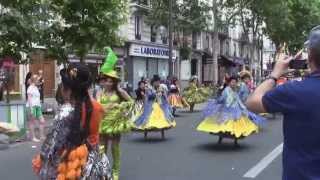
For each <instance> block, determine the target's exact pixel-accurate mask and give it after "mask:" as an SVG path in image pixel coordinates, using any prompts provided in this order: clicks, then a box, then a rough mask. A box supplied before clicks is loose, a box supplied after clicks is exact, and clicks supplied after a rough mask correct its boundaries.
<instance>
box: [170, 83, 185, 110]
mask: <svg viewBox="0 0 320 180" xmlns="http://www.w3.org/2000/svg"><path fill="white" fill-rule="evenodd" d="M168 101H169V104H170V105H171V107H173V108H184V107H189V104H188V103H187V101H186V100H185V99H184V98H183V97H182V96H181V95H180V90H179V88H178V87H177V86H176V85H173V84H172V85H171V86H170V91H169V96H168Z"/></svg>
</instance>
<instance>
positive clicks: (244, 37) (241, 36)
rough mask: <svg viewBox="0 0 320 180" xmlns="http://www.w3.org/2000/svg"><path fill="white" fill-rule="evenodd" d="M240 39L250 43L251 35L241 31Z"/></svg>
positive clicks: (242, 41) (244, 42)
mask: <svg viewBox="0 0 320 180" xmlns="http://www.w3.org/2000/svg"><path fill="white" fill-rule="evenodd" d="M239 41H240V42H241V43H243V44H246V43H249V42H250V41H249V36H248V35H247V34H245V33H241V35H240V38H239Z"/></svg>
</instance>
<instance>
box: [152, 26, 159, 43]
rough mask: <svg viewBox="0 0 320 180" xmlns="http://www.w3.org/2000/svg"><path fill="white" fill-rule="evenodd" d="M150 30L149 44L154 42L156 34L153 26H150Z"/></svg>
mask: <svg viewBox="0 0 320 180" xmlns="http://www.w3.org/2000/svg"><path fill="white" fill-rule="evenodd" d="M150 30H151V39H150V41H151V42H156V39H157V32H156V29H155V26H154V25H152V26H151V29H150Z"/></svg>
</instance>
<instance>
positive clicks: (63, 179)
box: [57, 174, 66, 180]
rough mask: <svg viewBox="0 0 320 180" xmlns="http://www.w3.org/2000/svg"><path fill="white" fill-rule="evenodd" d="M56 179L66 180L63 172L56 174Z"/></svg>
mask: <svg viewBox="0 0 320 180" xmlns="http://www.w3.org/2000/svg"><path fill="white" fill-rule="evenodd" d="M57 180H66V176H65V175H64V174H58V176H57Z"/></svg>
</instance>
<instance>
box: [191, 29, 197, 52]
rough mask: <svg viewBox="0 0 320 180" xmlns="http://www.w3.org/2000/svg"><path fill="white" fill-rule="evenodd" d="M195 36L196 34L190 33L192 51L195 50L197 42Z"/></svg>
mask: <svg viewBox="0 0 320 180" xmlns="http://www.w3.org/2000/svg"><path fill="white" fill-rule="evenodd" d="M197 35H198V34H197V33H196V32H193V33H192V48H193V49H197V40H198V38H197Z"/></svg>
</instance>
